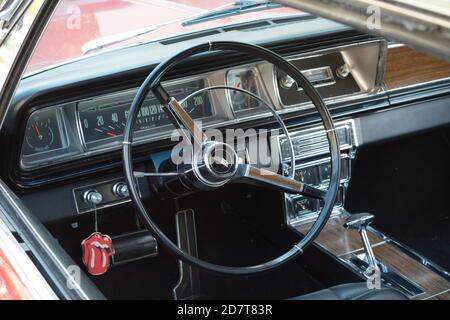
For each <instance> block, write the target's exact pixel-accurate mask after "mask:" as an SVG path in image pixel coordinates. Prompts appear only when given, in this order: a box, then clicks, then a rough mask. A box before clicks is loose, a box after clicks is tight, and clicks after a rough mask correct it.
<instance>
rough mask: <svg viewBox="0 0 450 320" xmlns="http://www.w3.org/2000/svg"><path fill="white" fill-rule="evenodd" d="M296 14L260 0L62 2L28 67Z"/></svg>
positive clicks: (84, 0) (40, 66)
mask: <svg viewBox="0 0 450 320" xmlns="http://www.w3.org/2000/svg"><path fill="white" fill-rule="evenodd" d="M255 3H257V6H255ZM249 5H250V6H249ZM247 8H248V9H247ZM236 9H238V10H236ZM298 14H301V12H300V11H298V10H296V9H292V8H287V7H282V6H279V5H275V4H273V3H270V1H256V0H254V1H236V2H233V1H230V0H61V1H60V3H59V5H58V8H57V10H56V12H55V14H54V15H53V17H52V19H51V21H50V23H49V25H48V26H47V28H46V30H45V32H44V34H43V36H42V37H41V39H40V41H39V43H38V45H37V47H36V50H35V52H34V54H33V56H32V58H31V60H30V62H29V64H28V67H27V70H26V71H27V72H31V71H35V70H37V69H41V68H45V67H49V66H51V65H54V64H59V63H63V62H65V61H68V60H72V59H75V58H78V57H81V56H85V55H89V54H93V53H98V52H101V51H104V50H110V49H113V48H117V47H122V46H128V45H130V44H134V43H139V42H148V41H156V40H160V39H164V38H168V37H172V36H176V35H180V34H188V33H191V32H196V31H201V30H206V29H211V28H217V27H223V26H226V25H232V24H237V23H245V22H248V21H255V20H260V19H269V18H270V19H273V18H278V17H285V16H292V15H298Z"/></svg>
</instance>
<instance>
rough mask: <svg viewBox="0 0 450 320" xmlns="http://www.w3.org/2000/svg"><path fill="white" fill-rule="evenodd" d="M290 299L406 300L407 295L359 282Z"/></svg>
mask: <svg viewBox="0 0 450 320" xmlns="http://www.w3.org/2000/svg"><path fill="white" fill-rule="evenodd" d="M291 300H408V297H407V296H406V295H404V294H403V293H401V292H400V291H398V290H395V289H392V288H386V287H383V288H381V289H368V288H367V284H366V283H365V282H361V283H347V284H341V285H339V286H335V287H332V288H329V289H324V290H321V291H317V292H313V293H309V294H306V295H303V296H298V297H295V298H292V299H291Z"/></svg>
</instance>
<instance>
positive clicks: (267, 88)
mask: <svg viewBox="0 0 450 320" xmlns="http://www.w3.org/2000/svg"><path fill="white" fill-rule="evenodd" d="M377 43H379V44H380V45H381V43H382V40H380V39H374V40H369V41H362V42H358V43H352V44H348V45H344V46H334V47H330V48H326V49H320V50H316V51H310V52H306V53H303V54H300V55H292V56H288V57H287V59H288V60H292V59H296V58H299V57H300V58H302V59H307V58H311V57H315V56H320V55H323V54H325V53H331V52H337V51H339V50H342V49H345V48H353V47H358V46H364V45H368V44H377ZM268 67H269V69H270V70H272V75H271V76H269V78H270V79H271V80H272V83H266V82H267V81H266V80H268V79H269V78H266V77H265V76H264V75H262V74H261V69H262V68H268ZM241 68H242V69H243V68H255V69H256V72H257V74H258V75H259V76H260V79H259V82H260V83H259V84H260V85H261V84H262V86H261V88H260V89H261V90H262V91H263V94H264V95H266V96H267V100H268V101H271V102H272V103H271V104H272V106H273V107H274V108H275V110H276V113H277V114H279V115H284V114H290V113H294V112H298V111H302V110H305V109H313V108H314V105H313V104H312V102H310V101H308V102H304V103H302V104H300V105H297V106H293V107H289V108H284V107H283V105H282V104H281V102H280V100H278V101H276V103H274V102H275V101H273V98H274V97H277V92H278V88H277V84H276V79H275V77H276V75H275V74H274V71H273V66H270V64H268V63H267V62H256V63H250V64H245V65H238V66H236V67H231V68H228V69H219V70H215V71H211V72H208V73H205V74H201V75H197V76H191V77H185V78H181V79H177V80H173V81H167V82H165V85H166V86H167V85H169V86H170V85H177V84H180V83H185V82H189V81H195V80H199V79H203V80H204V81H206V85H210V84H211V83H213V78H214V75H218V74H224V78H223V79H222V81H224V83H226V75H227V72H228V71H230V70H233V69H241ZM263 80H265V81H263ZM219 84H220V83H219ZM136 90H137V88H132V89H127V90H122V91H118V92H114V93H107V94H102V95H100V96H93V97H89V98H86V99H81V100H74V101H70V102H67V103H65V104H64V105H69V104H76V107H75V112H76V122H77V124H76V126H77V130H78V131H77V135H78V136H79V138H80V139H81V143H82V148H83V150H82V151H81V152H80V153H78V154H76V155H73V154H72V157H71V159H70V160H71V161H72V160H76V159H80V158H86V157H90V156H94V155H98V154H103V153H107V152H109V151H115V150H120V148H121V147H122V144H121V143H117V144H114V145H109V146H106V147H99V148H95V149H92V148H91V149H89V148H87V146H86V143H85V139H84V136H83V132H82V129H81V123H80V118H79V112H78V104H79V103H80V102H84V101H90V100H93V99H96V98H106V97H111V96H116V95H124V94H132V93H134V92H135V91H136ZM382 94H384V90H383V89H382V88H378V89H377V90H375V91H373V92H358V93H354V94H350V95H344V96H338V97H330V98H326V99H324V101H325V102H326V104H327V106H331V105H333V104H337V103H345V102H349V101H352V100H356V99H364V98H368V97H376V96H377V95H382ZM210 99H211V104H212V106H211V107H212V108H213V116H212V117H211V118H214V116H215V115H219V113H218V111H219V110H218V108H219V109H224V108H228V109H232V106H231V105H230V101H226V103H223V102H222V101H219V102H218V103H223V104H221V105H217V103H212V101H213V100H214V99H213V98H212V97H210ZM278 99H279V97H278ZM214 102H217V101H214ZM64 105H63V106H64ZM46 108H53V107H52V106H50V107H46ZM221 112H222V113H220V115H222V116H224V117H225V119H226V120H221V119H216V120H214V119H211V122H210V123H207V124H204V125H203V128H204V129H209V128H217V127H219V126H220V127H222V126H230V125H237V124H240V123H246V122H249V121H252V120H255V119H261V118H268V117H271V116H272V114H271V113H270V112H264V111H261V112H258V113H256V114H252V115H246V116H239V113H237V114H235V113H234V111H232V115H235V117H234V118H231V117H230V113H229V112H226V111H225V110H224V111H221ZM219 122H220V123H219ZM165 127H166V128H167V129H168V128H170V125H167V126H162V127H159V128H158V129H160V130H161V131H162V132H154V133H153V134H152V135H150V136H146V137H145V136H144V137H139V138H137V139H136V141H135V142H134V143H133V145H142V144H147V143H150V142H154V141H157V140H161V139H167V138H170V133H168V132H166V131H163V130H164V128H165ZM150 130H152V129H150ZM61 162H64V161H60V162H58V163H61ZM52 165H55V163H51V164H48V165H43V166H35V167H33V168H31V169H29V168H28V169H27V168H23V167H21V168H22V169H24V170H27V171H33V170H36V169H40V168H43V167H49V166H52Z"/></svg>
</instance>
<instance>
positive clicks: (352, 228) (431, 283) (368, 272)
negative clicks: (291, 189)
mask: <svg viewBox="0 0 450 320" xmlns="http://www.w3.org/2000/svg"><path fill="white" fill-rule="evenodd" d="M357 125H359V124H358V123H356V122H355V121H353V120H345V121H341V122H337V123H335V127H336V132H337V136H338V140H339V144H340V152H341V160H342V161H341V172H340V186H339V193H338V197H337V199H336V203H335V205H334V208H333V211H332V214H331V216H330V219H329V221H328V222H327V224H326V226H325V227H324V229H323V230H322V232H321V233H320V235H319V236H318V237H317V239H316V240H315V244H316V245H317V246H318V247H319V248H321V249H322V250H324V251H325V252H326V253H328V254H329V255H330V256H332V257H333V258H335V259H336V260H337V262H339V263H341V264H343V265H344V266H346V267H347V268H348V269H349V270H351V271H352V272H354V273H356V274H357V275H359V276H360V277H361V281H367V283H368V286H373V288H376V286H375V285H377V282H376V281H378V285H384V286H390V287H393V288H396V289H397V290H400V291H401V292H403V293H404V294H405V295H407V296H408V297H409V298H411V299H445V297H446V296H447V295H448V290H449V288H450V282H449V280H450V276H449V274H448V273H447V272H446V271H445V270H442V269H441V268H440V267H439V266H436V265H435V264H434V263H433V262H431V261H429V260H427V259H426V258H425V257H423V256H421V255H419V254H418V253H416V252H414V251H413V250H411V249H410V248H407V247H405V246H404V245H402V244H401V243H399V242H397V241H395V240H394V239H392V238H390V237H389V236H386V235H384V234H383V233H382V232H380V231H379V230H377V229H375V228H373V227H371V226H369V224H370V222H372V221H373V220H374V219H375V220H376V217H374V216H373V215H370V214H368V213H359V214H351V213H349V212H347V211H346V210H345V209H344V204H345V196H346V193H347V189H348V186H349V182H350V178H351V174H352V162H353V161H354V159H355V154H356V149H357V147H358V135H357V132H359V131H358V130H357ZM291 139H292V144H293V147H294V155H295V160H294V161H293V163H292V161H291V158H290V152H289V144H288V141H287V139H286V137H285V136H281V137H280V139H279V146H280V150H281V155H282V160H283V166H284V170H285V174H288V173H289V172H290V169H291V168H292V166H294V168H295V178H296V180H298V181H302V182H304V183H306V184H309V185H312V186H315V187H318V188H319V189H322V190H327V188H328V184H329V181H330V174H331V164H330V158H329V145H328V140H327V136H326V134H325V130H324V128H323V127H321V126H316V127H311V128H307V129H301V130H298V131H294V132H292V133H291ZM284 197H285V198H284V210H285V214H286V221H287V223H288V225H289V226H290V227H291V228H292V230H294V231H295V232H297V233H299V234H301V235H305V234H306V233H307V232H308V231H309V230H310V228H311V227H312V225H313V224H314V222H315V220H316V218H317V216H318V214H319V212H320V209H321V206H322V205H323V204H321V201H319V200H317V199H313V198H309V197H305V196H302V195H289V194H285V196H284ZM367 219H369V220H367ZM366 220H367V221H366ZM362 226H363V227H362ZM376 277H378V278H376ZM377 279H378V280H377ZM371 288H372V287H371Z"/></svg>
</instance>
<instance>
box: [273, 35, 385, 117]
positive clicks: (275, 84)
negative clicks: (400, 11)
mask: <svg viewBox="0 0 450 320" xmlns="http://www.w3.org/2000/svg"><path fill="white" fill-rule="evenodd" d="M375 43H378V44H380V47H383V40H380V39H375V40H369V41H362V42H357V43H352V44H347V45H343V46H334V47H330V48H326V49H320V50H316V51H312V52H307V53H302V54H297V55H291V56H287V57H285V58H286V60H288V61H289V62H291V61H297V60H304V59H308V58H314V57H318V56H324V55H326V54H330V53H334V52H340V51H341V50H343V49H348V48H354V47H362V46H364V45H369V44H375ZM341 54H342V53H341ZM377 70H378V73H383V72H384V64H382V65H380V64H378V66H377ZM272 75H273V76H272V81H273V82H272V86H273V88H274V90H275V97H276V99H277V103H278V104H279V106H280V107H281V108H282V109H284V110H289V112H295V111H301V110H306V109H311V108H312V107H314V105H313V104H312V103H311V101H307V102H302V103H300V104H294V105H290V106H286V105H284V104H283V102H282V101H281V96H280V92H279V89H278V82H277V74H276V68H275V66H273V69H272ZM355 81H356V79H355ZM357 84H358V86H359V87H360V84H359V83H358V82H357ZM375 84H376V87H375V88H373V89H374V90H369V91H363V90H362V89H361V87H360V91H359V92H355V93H352V94H347V95H342V96H337V97H330V98H325V99H324V101H325V102H328V103H339V102H343V101H348V100H351V99H357V98H360V97H366V96H373V95H374V94H376V93H378V92H380V91H383V88H382V86H381V83H375Z"/></svg>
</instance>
